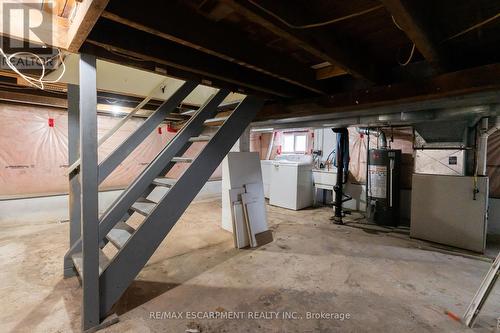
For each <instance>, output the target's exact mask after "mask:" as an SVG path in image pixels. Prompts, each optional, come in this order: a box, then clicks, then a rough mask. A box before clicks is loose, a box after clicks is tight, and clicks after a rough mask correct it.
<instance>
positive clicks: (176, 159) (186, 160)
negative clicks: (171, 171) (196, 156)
mask: <svg viewBox="0 0 500 333" xmlns="http://www.w3.org/2000/svg"><path fill="white" fill-rule="evenodd" d="M172 162H176V163H191V162H193V159H192V158H191V157H174V158H172Z"/></svg>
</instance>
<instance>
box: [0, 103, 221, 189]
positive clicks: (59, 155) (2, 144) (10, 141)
mask: <svg viewBox="0 0 500 333" xmlns="http://www.w3.org/2000/svg"><path fill="white" fill-rule="evenodd" d="M0 117H1V121H0V197H1V198H11V197H18V196H19V197H21V196H30V195H49V194H60V193H67V192H68V176H67V174H66V170H67V167H68V118H67V111H66V110H59V109H53V108H43V107H33V106H21V105H14V104H0ZM119 120H120V118H117V117H110V116H98V136H99V137H101V136H102V135H104V133H106V132H107V131H109V130H110V129H111V128H112V127H113V126H114V125H115V124H116V123H117V122H118V121H119ZM143 121H144V120H143V119H138V118H133V119H130V120H129V121H128V122H127V123H126V124H125V125H123V126H122V128H120V130H118V131H117V132H116V133H115V134H114V135H113V136H112V137H110V138H109V139H108V140H107V141H106V142H105V143H103V144H102V145H101V146H100V147H99V161H102V160H103V159H104V158H105V157H106V156H107V155H109V154H110V153H111V152H112V151H113V150H114V149H115V148H116V147H117V146H118V145H119V144H120V143H122V142H123V141H124V140H125V139H126V138H127V137H128V136H129V135H130V134H131V133H132V132H133V131H134V130H135V129H137V128H138V127H139V126H140V125H141V123H142V122H143ZM166 126H167V125H166V124H162V125H161V129H156V130H155V131H153V132H152V133H151V134H150V135H149V136H148V137H147V139H146V140H145V141H144V142H142V143H141V144H140V145H139V146H138V147H137V148H136V149H135V150H134V151H133V152H132V153H131V154H130V155H129V156H127V158H126V159H125V160H124V161H123V162H122V163H121V164H120V165H119V166H118V167H117V168H116V169H115V171H114V172H113V173H112V174H111V175H110V176H109V177H108V178H107V179H106V180H105V181H104V182H103V183H102V184H101V187H100V190H107V189H117V188H124V187H126V186H127V185H128V184H130V183H131V182H132V180H133V179H135V178H136V177H137V175H138V174H139V173H140V172H141V171H142V170H143V169H144V168H145V167H146V166H147V165H148V164H149V163H150V162H151V160H152V159H153V158H154V157H155V156H156V155H157V154H158V153H159V152H160V151H161V149H162V148H163V147H165V145H166V144H167V143H168V142H169V141H170V140H171V139H172V138H173V137H174V135H175V133H171V132H169V131H167V129H166ZM203 146H204V144H203V143H194V144H192V145H191V147H190V148H189V150H188V151H187V152H186V154H185V156H189V157H193V156H196V154H197V153H198V152H199V151H200V150H201V149H202V147H203ZM187 167H188V165H186V164H184V163H182V164H177V165H175V166H174V168H172V170H170V172H169V173H168V174H167V176H168V177H172V178H177V177H178V176H180V174H182V172H183V171H184V170H185V168H187ZM220 175H221V172H220V169H219V168H218V169H217V170H216V171H215V172H214V174H213V175H212V177H220Z"/></svg>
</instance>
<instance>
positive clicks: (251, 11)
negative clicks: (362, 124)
mask: <svg viewBox="0 0 500 333" xmlns="http://www.w3.org/2000/svg"><path fill="white" fill-rule="evenodd" d="M221 2H222V3H225V4H227V5H228V6H230V7H232V8H234V9H235V10H236V11H238V12H239V13H241V14H242V15H244V16H246V17H247V18H248V19H249V20H251V21H253V22H255V23H257V24H259V25H261V26H263V27H265V28H266V29H268V30H270V31H271V32H273V33H274V34H275V35H276V36H278V37H279V38H283V39H285V40H287V41H289V42H291V43H293V44H295V45H297V46H299V47H300V48H302V49H304V50H305V51H307V52H309V53H311V54H313V55H315V56H316V57H318V58H320V59H323V60H324V61H328V62H329V63H331V64H333V65H336V66H338V67H340V68H341V69H343V70H344V71H346V72H348V73H350V74H352V75H353V76H355V77H359V78H365V79H368V80H371V81H374V82H377V81H380V80H381V79H382V75H381V73H379V72H378V70H377V69H376V68H375V67H374V66H373V64H370V63H368V62H367V61H365V60H368V59H361V57H362V56H363V53H361V52H357V51H361V50H358V49H356V48H355V45H356V44H354V43H353V44H350V45H347V44H346V43H345V42H344V41H341V40H338V39H335V38H334V36H332V35H326V34H324V32H322V31H317V30H316V31H314V33H312V34H309V35H308V34H306V33H304V32H302V31H300V30H293V31H292V29H290V28H289V27H286V26H284V25H283V24H280V22H277V21H276V19H275V18H273V17H272V16H270V15H269V14H268V13H266V12H263V11H262V10H260V9H259V8H257V7H256V6H255V5H252V4H251V3H249V2H248V1H245V0H221ZM259 3H262V4H264V5H265V6H267V8H269V7H270V6H271V5H274V6H278V7H280V10H281V11H284V10H287V11H288V12H291V13H294V15H295V16H301V15H303V14H304V11H305V10H306V7H305V6H304V7H302V8H300V7H297V6H296V3H290V2H279V1H260V2H259ZM294 5H295V6H294Z"/></svg>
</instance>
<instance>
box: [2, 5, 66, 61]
mask: <svg viewBox="0 0 500 333" xmlns="http://www.w3.org/2000/svg"><path fill="white" fill-rule="evenodd" d="M1 6H2V13H3V14H2V15H3V17H2V19H3V20H2V21H3V25H2V34H3V36H4V37H2V38H1V39H0V47H1V49H2V51H3V53H4V54H5V55H6V56H12V57H11V58H10V62H11V63H12V64H13V65H14V66H15V67H16V68H18V69H40V68H42V65H41V62H43V63H44V66H45V68H54V66H55V65H56V63H55V61H54V58H55V57H56V55H57V51H56V50H54V49H53V48H49V47H46V45H53V39H54V25H53V21H54V20H53V14H52V13H50V10H47V9H48V8H51V7H52V6H53V2H52V1H45V2H44V3H43V8H45V9H46V10H43V9H42V3H40V2H2V4H1ZM6 36H8V37H6ZM34 55H36V56H34ZM0 67H2V68H8V65H7V63H6V59H5V58H3V59H2V62H1V63H0Z"/></svg>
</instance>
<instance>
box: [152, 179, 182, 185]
mask: <svg viewBox="0 0 500 333" xmlns="http://www.w3.org/2000/svg"><path fill="white" fill-rule="evenodd" d="M176 181H177V179H174V178H167V177H158V178H155V179H154V180H153V184H155V185H158V186H163V187H172V186H174V184H175V182H176Z"/></svg>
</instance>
